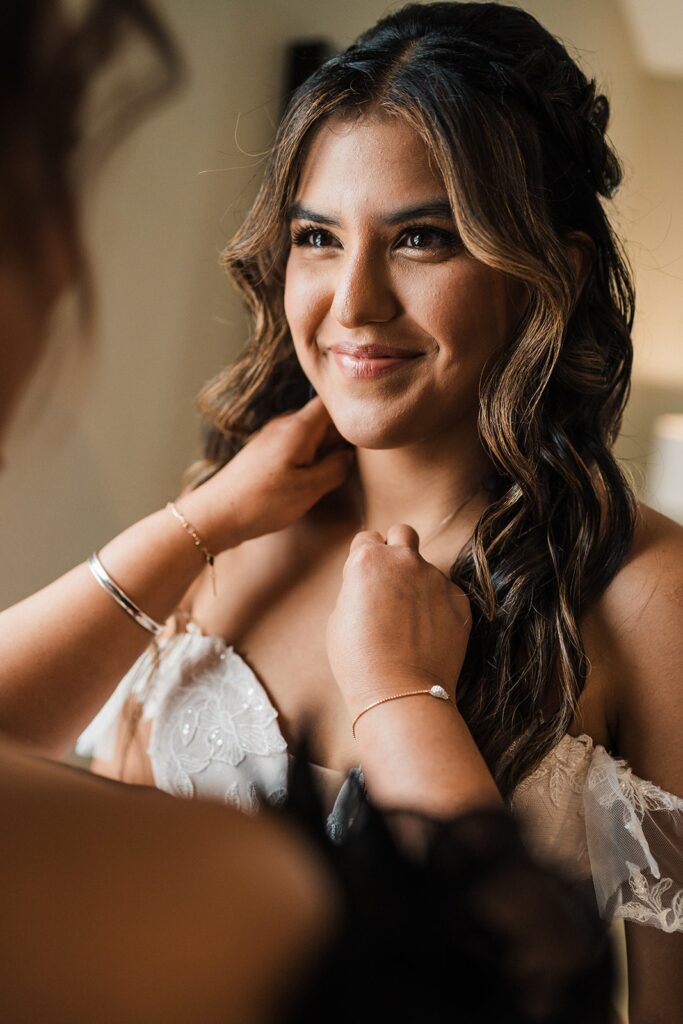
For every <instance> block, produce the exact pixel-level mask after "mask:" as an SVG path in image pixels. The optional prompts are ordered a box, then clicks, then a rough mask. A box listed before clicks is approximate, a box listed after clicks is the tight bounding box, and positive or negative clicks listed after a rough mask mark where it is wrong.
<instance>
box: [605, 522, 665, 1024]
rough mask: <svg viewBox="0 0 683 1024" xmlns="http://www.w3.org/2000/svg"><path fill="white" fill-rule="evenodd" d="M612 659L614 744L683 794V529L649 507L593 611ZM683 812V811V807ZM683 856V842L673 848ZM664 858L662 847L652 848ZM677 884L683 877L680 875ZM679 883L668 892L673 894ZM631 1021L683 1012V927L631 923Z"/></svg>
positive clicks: (651, 777)
mask: <svg viewBox="0 0 683 1024" xmlns="http://www.w3.org/2000/svg"><path fill="white" fill-rule="evenodd" d="M592 625H593V627H594V628H595V629H596V630H597V634H598V636H599V640H600V643H601V645H602V650H603V656H602V662H603V664H604V665H607V666H608V672H609V681H610V685H609V691H610V693H611V695H612V704H613V707H612V709H611V711H612V715H611V717H612V718H613V720H614V722H615V724H616V730H615V732H616V734H615V747H616V749H615V751H614V753H615V754H617V755H618V756H620V757H623V758H624V759H625V760H626V761H627V762H628V764H629V766H630V767H631V768H632V769H633V771H634V773H635V774H636V775H637V776H639V777H640V778H641V779H646V780H647V781H649V782H652V783H654V784H655V785H657V786H658V787H660V788H661V789H663V790H666V791H667V792H669V793H673V794H675V795H677V796H679V797H683V742H682V739H681V738H682V737H683V686H682V685H681V682H682V678H683V529H681V527H680V526H678V525H676V524H675V523H673V522H671V521H670V520H668V519H666V518H665V517H663V516H660V515H658V514H657V513H654V512H652V511H651V510H650V509H645V508H644V509H643V510H642V518H641V523H640V525H639V528H638V531H637V534H636V542H635V545H634V551H633V554H632V557H631V558H630V560H629V563H628V564H627V565H626V566H625V567H624V568H623V569H622V570H621V572H620V573H619V574H618V576H617V577H616V578H615V580H614V581H613V583H612V584H611V585H610V587H609V588H608V590H607V591H606V592H605V594H604V596H603V597H602V599H601V600H600V602H599V603H598V606H597V608H596V609H595V612H594V613H593V624H592ZM677 813H679V814H680V812H677ZM670 852H671V853H672V854H673V856H674V858H676V857H677V858H678V864H679V865H683V850H681V849H680V848H679V849H678V850H676V849H675V848H674V849H672V850H671V851H670ZM653 854H654V855H655V857H657V856H658V851H656V850H653ZM674 885H676V886H678V887H681V886H683V879H682V878H681V876H680V875H679V877H678V878H677V879H674ZM672 895H673V890H671V891H669V892H668V893H667V899H669V898H670V897H671V896H672ZM626 944H627V958H628V974H629V1020H630V1024H659V1022H662V1024H664V1022H667V1024H668V1022H669V1021H674V1020H677V1019H679V1018H680V1013H681V1007H682V1006H683V934H681V933H680V932H679V933H676V934H666V933H664V932H662V931H659V930H658V929H656V928H653V927H645V926H643V925H640V924H635V923H631V922H627V924H626Z"/></svg>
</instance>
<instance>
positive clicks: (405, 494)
mask: <svg viewBox="0 0 683 1024" xmlns="http://www.w3.org/2000/svg"><path fill="white" fill-rule="evenodd" d="M356 462H357V475H356V479H355V481H354V486H355V489H356V493H357V495H358V500H359V518H360V519H361V520H362V521H363V523H364V529H366V530H378V531H379V532H380V533H381V534H382V536H386V531H387V529H388V528H389V526H391V525H392V524H394V523H408V524H409V525H410V526H412V527H413V528H414V529H415V530H417V532H418V534H419V535H420V537H421V538H427V537H428V536H429V535H430V533H432V532H433V531H434V530H435V529H436V528H438V525H439V523H440V522H441V521H442V520H443V519H444V517H446V516H448V515H450V514H452V513H453V512H456V510H458V509H460V511H459V512H457V514H456V515H454V516H453V518H452V520H449V521H447V522H446V523H445V524H444V529H443V535H444V537H446V536H448V537H449V538H451V540H452V538H453V534H454V532H455V533H457V532H458V531H459V530H460V529H462V526H463V523H470V524H473V522H474V521H476V519H477V518H478V516H479V514H480V513H481V512H482V511H483V509H484V508H485V507H486V504H487V503H488V497H487V494H486V491H485V488H484V483H485V478H486V476H487V473H488V472H489V469H490V466H489V462H488V460H487V458H486V454H485V452H484V450H483V448H482V446H481V443H480V441H479V437H478V433H477V428H476V423H468V424H464V423H463V424H460V425H459V427H458V430H457V432H455V433H452V434H451V435H449V436H448V437H446V436H444V435H440V436H438V437H436V438H428V439H425V440H423V441H420V442H415V443H414V444H412V445H407V446H404V447H401V448H392V449H369V448H358V449H357V450H356ZM436 539H437V538H436V537H435V541H436Z"/></svg>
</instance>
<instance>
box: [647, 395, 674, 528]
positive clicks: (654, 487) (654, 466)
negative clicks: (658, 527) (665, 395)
mask: <svg viewBox="0 0 683 1024" xmlns="http://www.w3.org/2000/svg"><path fill="white" fill-rule="evenodd" d="M653 435H654V436H653V445H652V451H651V454H650V458H649V460H648V467H647V501H648V503H649V504H650V505H652V506H653V507H654V508H656V509H657V511H658V512H663V513H664V515H667V516H670V517H671V518H672V519H676V520H677V521H678V522H679V523H683V415H674V414H673V413H669V414H667V415H666V416H658V417H657V419H656V420H655V423H654V427H653Z"/></svg>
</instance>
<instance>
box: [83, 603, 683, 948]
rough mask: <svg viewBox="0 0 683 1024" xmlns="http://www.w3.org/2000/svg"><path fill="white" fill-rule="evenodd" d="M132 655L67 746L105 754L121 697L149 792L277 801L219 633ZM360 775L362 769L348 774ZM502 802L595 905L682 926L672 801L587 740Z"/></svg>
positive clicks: (250, 706) (246, 695)
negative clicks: (141, 732)
mask: <svg viewBox="0 0 683 1024" xmlns="http://www.w3.org/2000/svg"><path fill="white" fill-rule="evenodd" d="M159 648H160V649H159V658H158V665H157V658H156V657H155V653H154V652H153V651H151V650H150V651H148V652H147V653H146V654H144V655H143V656H142V658H140V660H139V661H138V662H137V664H136V665H135V666H134V667H133V668H132V669H131V671H130V672H129V673H128V675H127V676H126V677H125V678H124V679H123V680H122V681H121V683H120V685H119V687H118V688H117V690H116V691H115V692H114V694H113V695H112V697H111V698H110V699H109V701H108V702H107V704H105V706H104V707H103V708H102V710H101V711H100V713H99V714H98V715H97V717H96V718H95V719H94V720H93V722H92V723H91V725H90V726H89V727H88V728H87V729H86V731H85V732H84V733H83V735H82V736H81V738H80V740H79V743H78V746H77V750H78V752H79V753H81V754H84V755H90V754H93V753H96V754H97V755H98V756H99V757H103V758H105V759H108V758H111V756H112V754H113V751H114V743H115V737H116V730H117V723H118V719H119V716H120V714H121V711H122V709H123V707H124V705H125V703H126V701H127V700H128V699H129V698H130V697H131V695H133V696H136V697H137V699H138V700H140V701H142V702H144V711H143V717H144V718H145V719H150V720H151V721H152V728H151V733H150V742H149V755H150V759H151V763H152V770H153V772H154V778H155V781H156V784H157V785H158V786H159V788H161V789H164V790H166V791H167V792H170V793H174V794H176V795H178V796H184V797H193V796H203V797H208V798H211V799H218V800H222V801H226V802H229V803H231V804H233V805H234V806H237V807H240V808H242V809H243V810H245V811H247V812H249V811H255V810H257V809H258V806H259V798H260V797H264V798H265V799H267V800H268V801H270V802H271V803H278V802H281V801H282V800H283V799H284V796H285V794H286V787H287V773H288V766H289V762H290V759H291V755H290V754H289V752H288V750H287V743H286V741H285V739H284V737H283V736H282V733H281V731H280V727H279V724H278V721H277V712H276V710H275V708H274V707H273V705H272V702H271V701H270V699H269V697H268V694H267V692H266V690H265V689H264V687H263V686H262V684H261V683H260V681H259V680H258V679H257V678H256V676H255V675H254V673H253V672H252V670H251V668H250V667H249V666H248V665H247V664H246V662H245V661H244V660H243V658H241V657H240V655H239V654H238V653H237V652H236V651H235V650H234V648H232V647H230V646H227V645H226V644H225V643H224V642H223V641H222V640H221V639H220V638H216V637H207V636H203V635H202V634H201V633H200V632H199V630H197V629H196V627H194V626H193V625H192V623H190V624H189V626H188V628H187V631H186V632H183V633H178V634H176V635H174V636H172V637H170V638H166V639H163V640H161V641H160V642H159ZM313 770H314V774H316V776H317V782H318V784H319V786H320V788H321V790H322V792H323V796H324V798H325V800H326V812H327V815H328V817H327V829H328V834H329V835H330V836H331V837H332V838H334V839H338V840H339V839H341V838H342V837H343V835H344V833H345V831H346V830H347V829H348V827H349V825H350V823H351V821H352V820H353V819H354V818H355V816H356V815H357V813H358V806H357V798H356V787H354V786H351V785H349V781H348V778H347V777H346V775H345V773H343V772H337V771H333V770H331V769H326V768H324V767H322V766H313ZM356 774H357V777H359V778H360V779H361V780H362V772H357V773H356ZM511 806H512V809H513V811H514V812H515V814H516V816H517V817H518V818H519V819H520V821H521V822H522V825H523V829H524V833H525V836H526V841H527V843H528V845H529V847H530V849H531V851H532V853H534V854H535V855H536V856H537V857H539V858H540V859H542V860H545V861H548V862H550V863H552V864H556V865H560V866H561V867H562V868H563V869H564V870H565V871H568V872H570V873H571V874H572V875H573V876H574V877H575V879H576V880H577V881H589V880H590V879H591V878H592V882H593V887H594V890H595V897H596V900H597V905H598V908H599V910H600V913H601V914H602V915H603V917H605V918H606V919H608V920H609V919H612V918H625V919H627V920H630V921H637V922H639V923H640V924H644V925H650V926H652V927H655V928H659V929H661V930H662V931H665V932H675V931H683V844H682V842H681V840H682V838H683V800H682V799H680V798H679V797H677V796H674V795H673V794H671V793H667V792H665V791H664V790H662V789H660V788H658V787H657V786H656V785H654V784H653V783H651V782H648V781H646V780H644V779H640V778H638V776H636V775H634V774H633V772H632V771H631V769H630V768H629V766H628V765H627V764H626V762H624V761H622V760H619V759H617V758H614V757H612V756H611V755H610V754H608V752H607V751H606V750H605V749H604V748H603V747H601V746H594V744H593V742H592V740H591V739H590V737H588V736H578V737H572V736H565V737H564V738H563V739H562V740H561V741H560V743H559V744H558V745H557V746H556V747H555V748H554V749H553V750H551V751H550V753H549V754H548V755H547V756H546V757H545V758H544V760H543V761H542V762H541V764H540V765H539V766H538V767H537V768H536V770H535V771H534V772H533V773H532V774H531V775H530V776H528V777H527V778H526V779H525V780H524V781H523V782H522V783H521V784H520V785H519V786H518V787H517V789H516V790H515V793H514V794H513V797H512V801H511Z"/></svg>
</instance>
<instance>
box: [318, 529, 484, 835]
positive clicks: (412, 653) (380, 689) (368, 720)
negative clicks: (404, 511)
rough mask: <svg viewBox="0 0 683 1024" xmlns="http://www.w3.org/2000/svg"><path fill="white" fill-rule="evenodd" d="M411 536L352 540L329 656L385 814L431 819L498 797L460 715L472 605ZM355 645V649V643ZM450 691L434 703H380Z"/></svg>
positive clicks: (403, 532) (398, 533) (368, 534)
mask: <svg viewBox="0 0 683 1024" xmlns="http://www.w3.org/2000/svg"><path fill="white" fill-rule="evenodd" d="M418 543H419V538H418V535H417V533H416V532H415V530H413V529H412V527H410V526H405V525H400V526H392V527H390V529H389V531H388V533H387V540H386V544H385V543H384V539H383V538H382V537H381V536H380V534H378V533H375V532H374V531H364V532H362V533H359V534H357V535H356V537H355V538H354V540H353V542H352V544H351V550H350V553H349V557H348V559H347V562H346V565H345V567H344V579H343V584H342V588H341V592H340V594H339V598H338V601H337V606H336V608H335V610H334V612H333V614H332V616H331V617H330V621H329V623H328V631H327V646H328V656H329V659H330V664H331V666H332V670H333V672H334V674H335V677H336V679H337V682H338V683H339V686H340V689H341V691H342V693H343V694H344V697H345V700H346V704H347V707H348V710H349V717H350V721H351V723H353V722H354V721H355V720H356V719H357V722H356V726H355V735H356V740H357V743H358V751H359V760H360V762H361V764H362V765H363V772H364V775H365V779H366V784H367V788H368V792H369V794H370V796H372V797H373V798H374V800H375V801H376V802H378V803H380V804H381V805H382V806H386V807H404V808H410V809H412V810H418V811H423V812H424V813H426V814H430V815H434V816H449V815H452V814H453V813H455V812H457V811H460V810H464V809H466V808H470V807H472V806H481V805H485V804H498V803H500V795H499V793H498V790H497V788H496V785H495V783H494V781H493V779H492V777H491V774H490V772H489V771H488V768H487V767H486V764H485V762H484V759H483V758H482V756H481V754H480V753H479V750H478V748H477V746H476V744H475V743H474V741H473V739H472V736H471V735H470V732H469V730H468V728H467V726H466V724H465V722H464V720H463V719H462V717H461V715H460V714H459V713H458V710H457V708H456V706H455V690H456V684H457V681H458V676H459V674H460V668H461V666H462V662H463V659H464V656H465V650H466V648H467V640H468V636H469V622H470V614H469V603H468V601H467V598H466V597H465V595H464V594H463V593H462V591H461V590H459V588H458V587H456V586H455V585H454V584H453V583H451V581H450V580H448V579H447V578H446V577H445V576H444V575H443V573H441V572H440V571H439V570H438V569H436V568H435V567H434V566H433V565H431V564H430V563H429V562H427V561H425V559H423V558H422V556H421V555H420V554H419V550H418ZM350 638H352V639H350ZM434 684H438V685H440V686H443V687H444V688H445V689H446V690H447V692H448V693H449V696H450V700H449V701H448V702H446V701H443V700H439V699H436V698H434V697H431V696H429V695H425V694H421V695H419V696H406V697H401V698H400V699H398V700H390V701H387V702H386V703H383V704H380V705H379V706H377V707H373V708H372V709H371V710H370V711H367V712H366V713H364V714H362V715H361V717H358V716H359V715H360V714H361V712H362V711H364V709H365V708H368V707H369V705H371V704H373V703H374V702H375V701H378V700H381V699H382V698H385V697H390V696H393V695H395V694H400V693H410V691H413V690H424V689H429V688H430V687H431V686H432V685H434Z"/></svg>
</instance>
